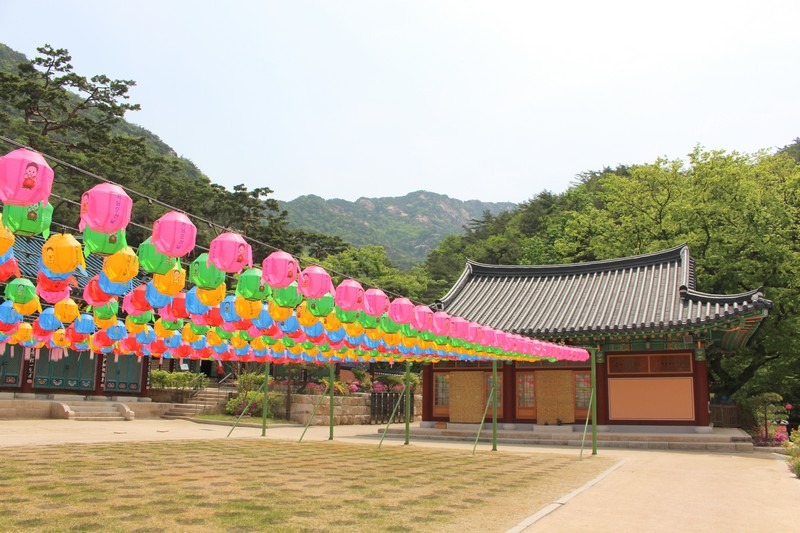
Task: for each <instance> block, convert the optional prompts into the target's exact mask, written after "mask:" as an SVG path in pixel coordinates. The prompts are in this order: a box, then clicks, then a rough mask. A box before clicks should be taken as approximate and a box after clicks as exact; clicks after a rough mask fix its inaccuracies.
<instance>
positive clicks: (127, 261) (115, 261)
mask: <svg viewBox="0 0 800 533" xmlns="http://www.w3.org/2000/svg"><path fill="white" fill-rule="evenodd" d="M103 272H104V273H105V275H106V277H108V279H109V281H112V282H114V283H127V282H129V281H130V280H132V279H133V278H134V277H136V274H138V273H139V257H138V256H137V255H136V252H134V251H133V248H131V247H130V246H126V247H125V248H123V249H122V250H120V251H118V252H115V253H113V254H111V255H109V256H107V257H106V258H105V260H104V261H103Z"/></svg>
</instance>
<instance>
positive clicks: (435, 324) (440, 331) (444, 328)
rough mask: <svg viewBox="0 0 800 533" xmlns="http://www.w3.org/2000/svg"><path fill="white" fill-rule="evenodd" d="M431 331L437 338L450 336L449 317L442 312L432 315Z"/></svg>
mask: <svg viewBox="0 0 800 533" xmlns="http://www.w3.org/2000/svg"><path fill="white" fill-rule="evenodd" d="M431 331H432V332H433V334H434V335H437V336H442V335H450V315H448V314H447V313H445V312H444V311H437V312H435V313H433V319H432V322H431Z"/></svg>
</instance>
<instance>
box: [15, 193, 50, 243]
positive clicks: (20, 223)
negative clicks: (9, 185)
mask: <svg viewBox="0 0 800 533" xmlns="http://www.w3.org/2000/svg"><path fill="white" fill-rule="evenodd" d="M52 220H53V206H52V205H50V204H49V203H42V202H38V203H35V204H32V205H26V206H17V205H11V204H5V205H4V206H3V224H4V225H5V226H6V227H7V228H8V229H9V230H11V231H12V232H14V233H15V234H16V235H22V236H25V237H31V236H33V235H42V236H43V237H44V238H45V239H46V238H48V237H49V236H50V223H51V222H52Z"/></svg>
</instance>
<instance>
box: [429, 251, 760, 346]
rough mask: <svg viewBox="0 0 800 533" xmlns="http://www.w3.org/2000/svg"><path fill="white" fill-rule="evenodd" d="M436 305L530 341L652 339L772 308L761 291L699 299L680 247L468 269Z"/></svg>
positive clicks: (686, 253) (469, 263) (476, 265)
mask: <svg viewBox="0 0 800 533" xmlns="http://www.w3.org/2000/svg"><path fill="white" fill-rule="evenodd" d="M439 303H440V304H441V306H442V307H443V308H444V310H445V311H447V312H448V313H450V314H451V315H454V316H460V317H463V318H466V319H467V320H472V321H475V322H480V323H482V324H488V325H490V326H492V327H494V328H498V329H502V330H504V331H511V332H515V333H520V334H524V335H530V336H557V335H564V334H576V333H588V332H605V331H608V332H612V331H617V332H618V331H623V332H632V331H652V330H658V329H664V328H667V327H682V326H690V325H696V324H703V323H707V322H713V321H719V320H724V319H726V318H728V317H731V316H735V315H740V314H744V313H749V312H752V311H754V310H756V309H768V308H770V307H771V306H772V302H771V301H769V300H767V299H765V298H764V297H763V295H762V294H761V292H760V291H759V290H754V291H750V292H747V293H743V294H733V295H717V294H706V293H702V292H698V291H696V290H695V273H694V263H693V261H692V259H691V257H690V256H689V248H688V246H687V245H685V244H684V245H681V246H677V247H675V248H670V249H667V250H663V251H660V252H655V253H651V254H645V255H639V256H633V257H624V258H621V259H612V260H605V261H594V262H590V263H577V264H571V265H542V266H524V265H486V264H481V263H476V262H473V261H467V265H466V268H465V269H464V272H463V273H462V274H461V277H460V278H459V279H458V281H456V283H455V285H454V286H453V288H452V289H450V292H448V293H447V294H446V295H445V296H444V297H443V298H442V299H441V300H440V301H439Z"/></svg>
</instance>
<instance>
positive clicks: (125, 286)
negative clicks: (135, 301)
mask: <svg viewBox="0 0 800 533" xmlns="http://www.w3.org/2000/svg"><path fill="white" fill-rule="evenodd" d="M97 285H98V286H99V287H100V289H101V290H102V291H103V292H104V293H106V294H109V295H111V296H125V295H126V294H128V292H130V290H131V283H130V282H129V281H126V282H124V283H114V282H113V281H111V280H110V279H108V276H107V275H106V273H105V272H103V271H101V272H100V274H98V275H97Z"/></svg>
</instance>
